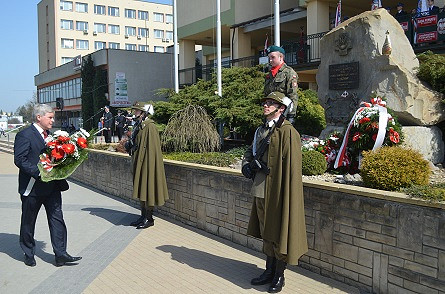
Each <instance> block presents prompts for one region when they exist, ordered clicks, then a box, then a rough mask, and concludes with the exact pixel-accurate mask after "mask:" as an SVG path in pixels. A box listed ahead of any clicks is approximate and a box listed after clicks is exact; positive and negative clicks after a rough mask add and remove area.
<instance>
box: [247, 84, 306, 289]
mask: <svg viewBox="0 0 445 294" xmlns="http://www.w3.org/2000/svg"><path fill="white" fill-rule="evenodd" d="M290 105H292V104H291V100H290V99H289V98H288V97H285V96H284V94H283V93H281V92H272V93H270V94H269V95H268V96H267V97H265V98H263V99H262V106H263V114H264V117H265V123H264V125H262V126H260V127H259V128H258V129H257V130H256V132H255V136H254V141H253V143H252V146H250V147H249V148H248V149H247V151H246V153H245V154H244V159H243V166H242V173H243V175H244V176H245V177H247V178H249V179H252V180H253V184H252V189H251V194H252V196H254V200H253V207H252V212H251V215H250V220H249V226H248V229H247V234H248V235H251V236H253V237H256V238H261V239H263V252H264V253H265V254H266V256H267V259H266V270H265V271H264V272H263V274H261V276H259V277H257V278H254V279H252V280H251V284H252V285H265V284H270V287H269V293H277V292H280V291H281V289H282V288H283V286H284V270H285V268H286V264H287V263H289V264H297V263H298V259H299V258H300V256H302V255H303V254H304V253H306V252H307V250H308V247H307V239H306V226H305V221H304V205H303V184H302V176H301V142H300V135H299V134H298V132H297V131H296V130H295V128H294V127H293V126H292V125H291V123H290V122H289V121H288V120H286V119H285V115H286V112H287V111H291V109H290V108H291V106H290Z"/></svg>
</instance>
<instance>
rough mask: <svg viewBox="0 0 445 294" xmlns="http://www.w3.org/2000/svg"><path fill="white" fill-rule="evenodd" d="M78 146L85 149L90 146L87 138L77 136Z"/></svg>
mask: <svg viewBox="0 0 445 294" xmlns="http://www.w3.org/2000/svg"><path fill="white" fill-rule="evenodd" d="M77 146H79V147H80V148H82V149H84V148H87V147H88V143H87V140H86V139H85V138H84V137H79V138H77Z"/></svg>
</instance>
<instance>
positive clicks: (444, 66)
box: [417, 51, 445, 102]
mask: <svg viewBox="0 0 445 294" xmlns="http://www.w3.org/2000/svg"><path fill="white" fill-rule="evenodd" d="M417 58H418V59H419V70H418V72H417V76H418V77H419V79H421V80H422V81H425V82H427V83H428V84H430V85H431V87H432V88H433V89H434V90H436V91H437V92H441V93H442V94H444V95H445V56H442V55H440V54H434V53H433V52H431V51H427V52H424V53H422V54H419V55H418V56H417ZM442 101H443V102H445V99H444V100H442Z"/></svg>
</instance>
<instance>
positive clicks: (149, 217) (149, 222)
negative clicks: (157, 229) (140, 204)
mask: <svg viewBox="0 0 445 294" xmlns="http://www.w3.org/2000/svg"><path fill="white" fill-rule="evenodd" d="M154 225H155V220H154V219H153V207H148V208H147V209H146V214H145V218H144V219H143V220H142V222H141V223H140V224H139V225H138V226H137V227H136V229H146V228H149V227H152V226H154Z"/></svg>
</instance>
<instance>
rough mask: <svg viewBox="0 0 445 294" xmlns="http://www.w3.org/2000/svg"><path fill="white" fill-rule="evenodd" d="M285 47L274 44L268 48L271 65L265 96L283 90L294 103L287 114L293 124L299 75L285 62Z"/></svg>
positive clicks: (265, 86)
mask: <svg viewBox="0 0 445 294" xmlns="http://www.w3.org/2000/svg"><path fill="white" fill-rule="evenodd" d="M284 54H285V52H284V49H283V48H281V47H279V46H275V45H272V46H270V47H269V48H267V56H268V57H269V64H270V66H271V68H270V71H269V73H268V74H267V75H266V81H265V84H264V96H265V97H266V96H267V95H269V94H270V93H271V92H281V93H283V94H284V95H285V96H287V97H289V98H290V99H291V101H292V103H293V107H291V108H292V110H290V111H289V113H288V114H287V119H288V120H289V122H290V123H291V124H293V123H294V120H295V113H296V111H297V101H298V94H297V89H298V75H297V73H296V72H295V71H294V70H293V69H292V67H290V66H288V65H287V64H286V63H285V62H284Z"/></svg>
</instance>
